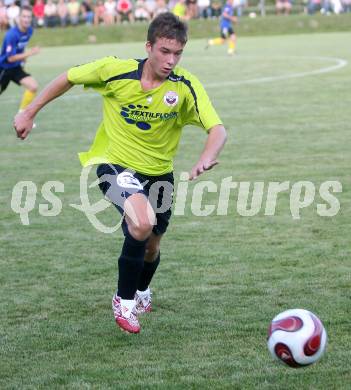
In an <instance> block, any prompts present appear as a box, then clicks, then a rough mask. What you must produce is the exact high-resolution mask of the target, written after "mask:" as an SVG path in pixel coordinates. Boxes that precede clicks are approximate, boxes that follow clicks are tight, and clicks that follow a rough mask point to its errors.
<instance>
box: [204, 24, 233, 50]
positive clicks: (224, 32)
mask: <svg viewBox="0 0 351 390" xmlns="http://www.w3.org/2000/svg"><path fill="white" fill-rule="evenodd" d="M227 34H228V31H227V29H226V28H222V29H221V36H220V37H218V38H212V39H209V40H208V41H207V46H206V48H208V47H209V46H217V45H223V43H224V42H225V40H226V38H227Z"/></svg>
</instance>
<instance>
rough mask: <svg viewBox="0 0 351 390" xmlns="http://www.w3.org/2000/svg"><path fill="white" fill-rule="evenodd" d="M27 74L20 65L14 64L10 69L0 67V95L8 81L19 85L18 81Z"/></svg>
mask: <svg viewBox="0 0 351 390" xmlns="http://www.w3.org/2000/svg"><path fill="white" fill-rule="evenodd" d="M28 76H30V74H28V73H26V72H25V71H24V70H23V68H22V66H16V67H15V68H11V69H4V68H0V95H1V94H2V93H3V92H4V91H5V89H6V88H7V87H8V85H9V83H10V81H13V82H14V83H16V84H18V85H20V81H21V80H22V79H24V78H25V77H28Z"/></svg>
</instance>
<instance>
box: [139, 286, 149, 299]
mask: <svg viewBox="0 0 351 390" xmlns="http://www.w3.org/2000/svg"><path fill="white" fill-rule="evenodd" d="M137 294H138V295H139V297H142V298H145V297H148V296H149V295H150V287H148V288H147V289H146V290H145V291H140V290H137Z"/></svg>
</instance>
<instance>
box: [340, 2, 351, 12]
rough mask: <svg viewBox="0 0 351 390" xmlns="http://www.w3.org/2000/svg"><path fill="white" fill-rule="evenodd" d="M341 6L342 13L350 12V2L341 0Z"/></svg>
mask: <svg viewBox="0 0 351 390" xmlns="http://www.w3.org/2000/svg"><path fill="white" fill-rule="evenodd" d="M342 6H343V10H344V12H351V0H343V1H342Z"/></svg>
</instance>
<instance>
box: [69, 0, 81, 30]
mask: <svg viewBox="0 0 351 390" xmlns="http://www.w3.org/2000/svg"><path fill="white" fill-rule="evenodd" d="M67 8H68V18H69V22H70V23H71V25H72V26H76V25H77V24H78V23H79V11H80V4H79V2H78V1H77V0H70V1H69V3H68V4H67Z"/></svg>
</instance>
